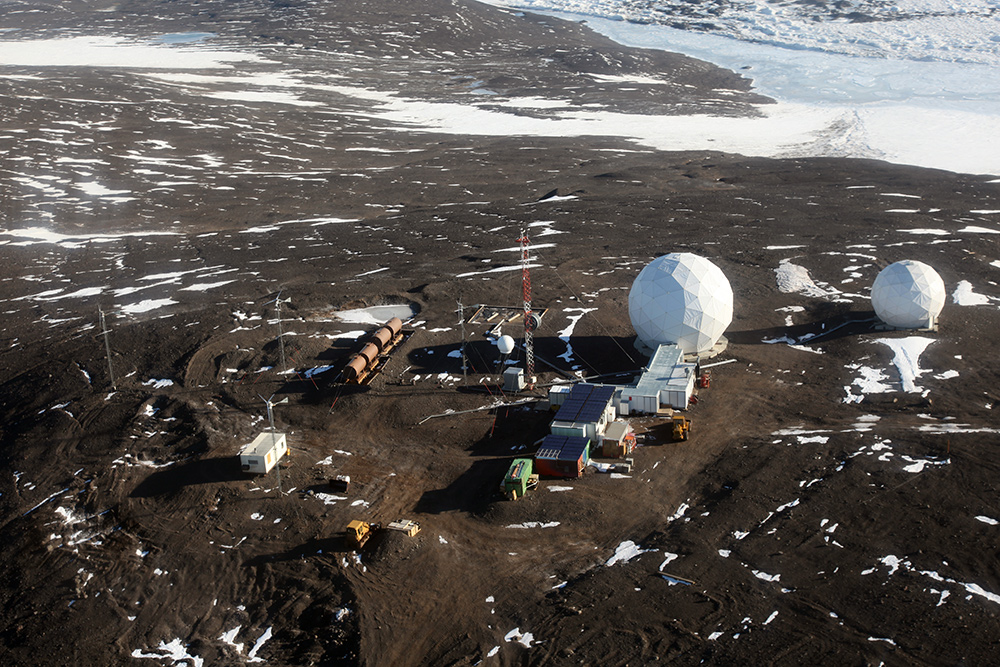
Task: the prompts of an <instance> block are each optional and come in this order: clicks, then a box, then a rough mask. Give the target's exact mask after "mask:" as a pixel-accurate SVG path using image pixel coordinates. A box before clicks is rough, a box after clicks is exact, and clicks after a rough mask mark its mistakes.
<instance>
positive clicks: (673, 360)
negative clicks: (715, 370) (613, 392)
mask: <svg viewBox="0 0 1000 667" xmlns="http://www.w3.org/2000/svg"><path fill="white" fill-rule="evenodd" d="M695 375H696V373H695V364H688V363H684V352H683V350H681V348H679V347H678V346H676V345H659V346H657V348H656V351H655V352H654V353H653V356H652V357H651V358H650V360H649V364H648V365H647V366H646V370H644V371H643V373H642V375H641V376H640V377H639V381H638V382H636V383H635V385H634V386H630V387H624V388H623V389H622V395H621V400H622V404H623V405H624V404H628V410H629V412H630V413H632V412H639V413H647V414H656V413H657V412H658V411H659V409H660V406H669V407H671V408H674V409H677V410H683V409H684V408H686V407H687V406H688V401H690V400H691V395H692V394H693V393H694V382H695Z"/></svg>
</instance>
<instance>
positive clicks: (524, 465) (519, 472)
mask: <svg viewBox="0 0 1000 667" xmlns="http://www.w3.org/2000/svg"><path fill="white" fill-rule="evenodd" d="M532 467H533V465H532V461H531V459H514V462H513V463H511V464H510V468H508V469H507V474H506V475H505V476H504V478H503V494H504V495H505V496H507V497H508V498H510V499H511V500H516V499H518V498H523V497H524V495H525V494H526V493H527V492H528V479H529V478H530V477H531V472H532Z"/></svg>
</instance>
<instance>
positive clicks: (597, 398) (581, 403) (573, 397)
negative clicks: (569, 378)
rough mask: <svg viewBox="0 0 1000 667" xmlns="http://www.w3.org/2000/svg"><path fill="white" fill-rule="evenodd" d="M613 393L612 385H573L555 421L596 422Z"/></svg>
mask: <svg viewBox="0 0 1000 667" xmlns="http://www.w3.org/2000/svg"><path fill="white" fill-rule="evenodd" d="M614 395H615V388H614V387H603V386H601V387H599V386H596V385H590V384H577V385H574V386H573V389H572V391H571V392H570V395H569V397H568V398H567V399H566V401H565V402H564V403H563V404H562V406H561V407H560V408H559V412H557V413H556V417H555V418H556V421H566V422H590V423H592V422H597V421H598V420H600V418H601V415H602V414H603V412H604V410H605V409H606V408H607V407H608V402H609V401H610V400H611V398H612V397H613V396H614Z"/></svg>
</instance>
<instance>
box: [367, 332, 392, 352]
mask: <svg viewBox="0 0 1000 667" xmlns="http://www.w3.org/2000/svg"><path fill="white" fill-rule="evenodd" d="M392 337H393V333H392V331H391V330H390V329H389V327H382V328H381V329H379V330H378V331H376V332H375V333H374V334H373V335H372V340H371V342H372V344H374V345H375V346H376V347H377V348H378V349H379V352H381V351H382V350H384V349H385V346H386V343H388V342H389V341H390V340H392Z"/></svg>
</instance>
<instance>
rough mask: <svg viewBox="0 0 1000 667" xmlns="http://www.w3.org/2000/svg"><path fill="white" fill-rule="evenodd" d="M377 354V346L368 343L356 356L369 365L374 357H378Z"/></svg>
mask: <svg viewBox="0 0 1000 667" xmlns="http://www.w3.org/2000/svg"><path fill="white" fill-rule="evenodd" d="M378 352H379V350H378V346H377V345H375V344H374V343H368V344H367V345H365V346H364V347H363V348H361V351H360V352H358V354H360V355H361V356H362V357H364V358H365V361H367V362H368V363H369V364H370V363H371V362H373V361H375V357H377V356H378Z"/></svg>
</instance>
